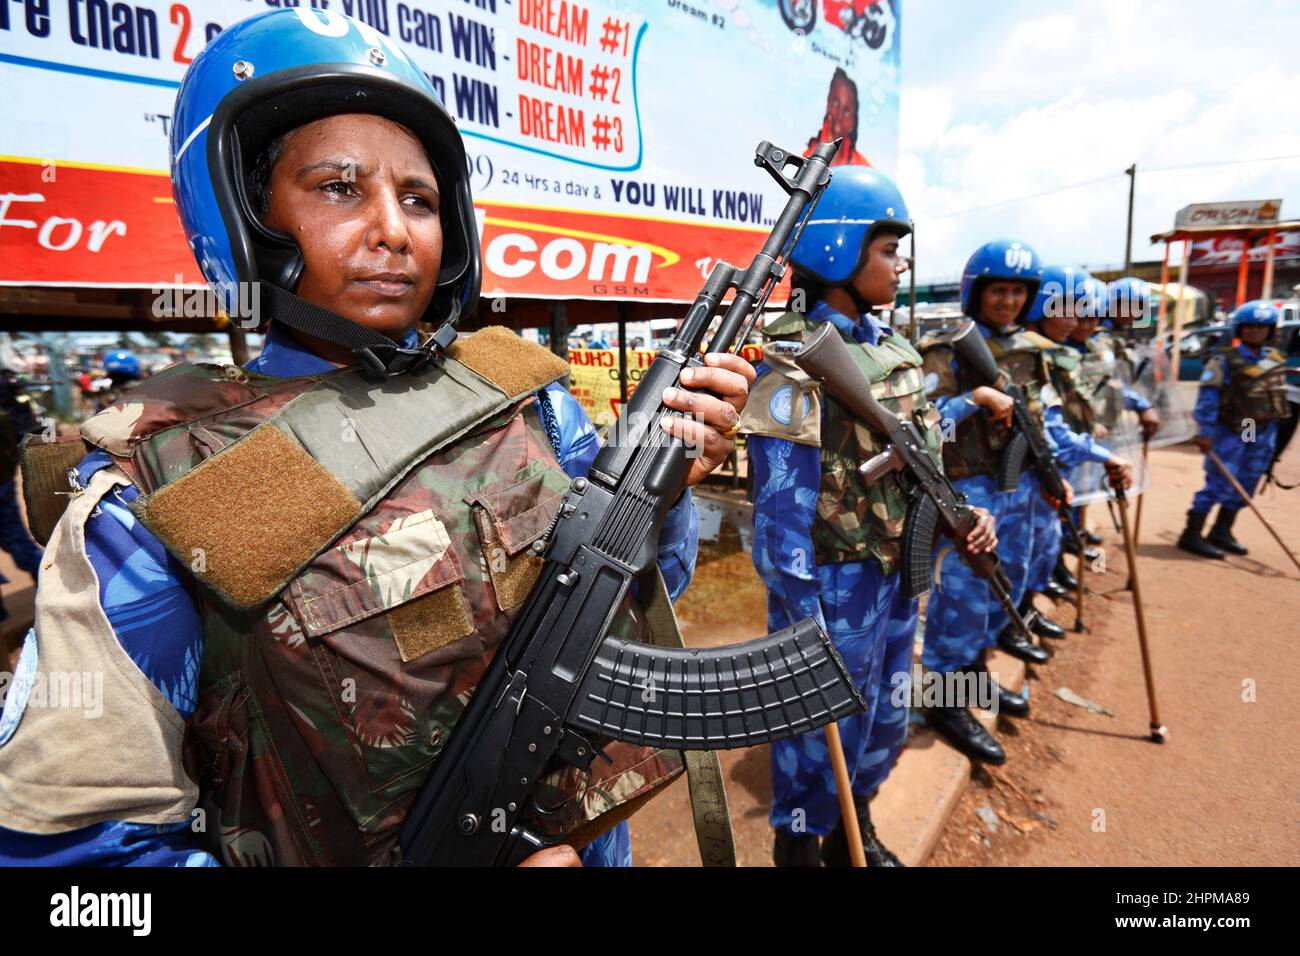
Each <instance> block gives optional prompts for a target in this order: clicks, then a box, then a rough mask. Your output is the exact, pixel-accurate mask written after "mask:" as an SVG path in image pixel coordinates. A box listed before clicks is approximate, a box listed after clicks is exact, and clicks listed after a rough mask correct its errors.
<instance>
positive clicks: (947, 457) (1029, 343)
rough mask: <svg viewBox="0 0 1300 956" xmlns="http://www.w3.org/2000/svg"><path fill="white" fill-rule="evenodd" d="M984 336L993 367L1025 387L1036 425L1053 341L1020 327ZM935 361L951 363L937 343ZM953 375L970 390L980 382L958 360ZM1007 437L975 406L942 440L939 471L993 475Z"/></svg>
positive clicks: (949, 355)
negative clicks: (951, 436) (945, 438)
mask: <svg viewBox="0 0 1300 956" xmlns="http://www.w3.org/2000/svg"><path fill="white" fill-rule="evenodd" d="M985 341H986V342H987V343H988V346H989V350H990V351H991V352H992V353H993V357H994V358H995V359H996V360H997V363H998V367H999V368H1000V369H1002V370H1003V371H1005V372H1006V373H1007V374H1008V375H1009V376H1010V377H1011V381H1012V382H1013V383H1015V384H1016V385H1019V386H1020V388H1021V390H1022V391H1024V393H1025V401H1026V402H1027V403H1028V405H1029V410H1030V412H1031V413H1032V414H1033V415H1034V417H1035V418H1036V419H1037V420H1038V421H1039V423H1040V424H1041V423H1042V418H1043V402H1042V398H1043V388H1044V386H1046V385H1048V384H1049V383H1050V378H1049V373H1048V366H1047V359H1046V355H1047V353H1048V352H1049V351H1050V350H1052V349H1055V348H1056V343H1055V342H1053V341H1052V340H1051V339H1049V338H1046V337H1045V336H1043V335H1040V334H1038V333H1037V332H1029V331H1024V330H1020V331H1016V332H1012V333H1011V334H1010V335H992V336H989V337H988V338H987V339H986V340H985ZM935 360H938V361H940V362H943V361H946V362H949V363H950V362H951V361H952V352H951V349H950V348H948V347H947V346H943V345H937V346H936V347H935V359H932V360H931V362H933V361H935ZM956 378H957V383H956V387H957V390H958V391H959V392H966V391H970V390H971V389H972V388H974V387H975V386H976V385H977V384H979V382H978V380H977V379H976V378H975V376H974V375H973V374H972V373H971V371H970V370H969V369H967V368H965V367H964V365H963V364H962V363H961V362H960V361H958V363H957V374H956ZM1010 440H1011V432H1010V430H1009V429H1008V428H1007V427H1006V426H1005V425H1003V424H1002V423H1000V422H994V421H991V420H990V419H989V417H988V416H987V415H985V414H984V413H983V410H979V411H977V412H975V413H974V414H972V415H969V416H967V417H966V419H965V420H964V421H962V422H961V423H960V424H959V425H957V428H956V432H955V435H954V437H953V440H952V441H945V442H944V443H943V470H944V473H945V474H946V475H947V476H948V477H949V478H951V479H954V480H956V479H959V478H969V477H972V476H975V475H992V474H995V473H996V471H997V463H998V458H999V456H1000V455H1001V453H1002V450H1003V449H1004V448H1005V447H1006V445H1007V442H1009V441H1010Z"/></svg>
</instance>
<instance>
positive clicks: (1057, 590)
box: [1043, 578, 1071, 601]
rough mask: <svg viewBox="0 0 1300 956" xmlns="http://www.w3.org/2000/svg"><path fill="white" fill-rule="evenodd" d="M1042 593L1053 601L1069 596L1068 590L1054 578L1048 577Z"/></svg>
mask: <svg viewBox="0 0 1300 956" xmlns="http://www.w3.org/2000/svg"><path fill="white" fill-rule="evenodd" d="M1043 593H1044V594H1046V595H1047V596H1048V597H1049V598H1051V599H1052V600H1053V601H1064V600H1065V599H1066V598H1068V597H1070V596H1071V595H1070V592H1069V591H1067V590H1066V589H1065V588H1063V587H1062V586H1061V585H1060V584H1059V583H1057V580H1056V578H1048V580H1047V587H1045V588H1043Z"/></svg>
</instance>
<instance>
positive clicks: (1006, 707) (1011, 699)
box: [998, 684, 1029, 717]
mask: <svg viewBox="0 0 1300 956" xmlns="http://www.w3.org/2000/svg"><path fill="white" fill-rule="evenodd" d="M998 713H999V714H1006V715H1007V716H1008V717H1028V716H1029V698H1028V697H1024V696H1021V695H1020V694H1017V693H1014V692H1013V691H1009V690H1007V689H1006V688H1005V687H1003V686H1002V685H1001V684H998Z"/></svg>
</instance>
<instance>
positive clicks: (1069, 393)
mask: <svg viewBox="0 0 1300 956" xmlns="http://www.w3.org/2000/svg"><path fill="white" fill-rule="evenodd" d="M1048 359H1049V361H1050V363H1051V365H1050V370H1049V374H1050V376H1051V382H1052V387H1053V388H1055V389H1056V393H1057V394H1058V395H1060V397H1061V414H1062V415H1063V416H1064V418H1065V421H1066V424H1068V425H1069V426H1070V427H1071V428H1072V429H1074V430H1075V431H1077V432H1082V433H1084V434H1085V435H1090V434H1092V429H1093V425H1094V424H1095V416H1094V413H1093V409H1092V405H1091V404H1090V402H1089V399H1090V398H1091V397H1092V391H1093V390H1092V388H1091V386H1090V384H1089V383H1087V382H1086V381H1085V380H1084V378H1083V374H1082V372H1083V363H1082V361H1081V360H1080V356H1079V354H1078V353H1077V352H1075V351H1074V349H1072V348H1070V347H1069V346H1058V347H1057V348H1055V349H1052V351H1051V352H1049V353H1048Z"/></svg>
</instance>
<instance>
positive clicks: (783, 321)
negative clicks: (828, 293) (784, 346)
mask: <svg viewBox="0 0 1300 956" xmlns="http://www.w3.org/2000/svg"><path fill="white" fill-rule="evenodd" d="M807 330H808V320H807V319H806V318H804V317H803V315H801V314H800V313H798V312H786V313H784V314H783V315H779V316H777V317H776V318H775V319H773V320H772V321H771V322H769V323H767V324H766V325H765V326H763V337H764V338H767V339H776V338H787V337H790V336H795V335H798V334H800V333H801V332H806V331H807Z"/></svg>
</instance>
